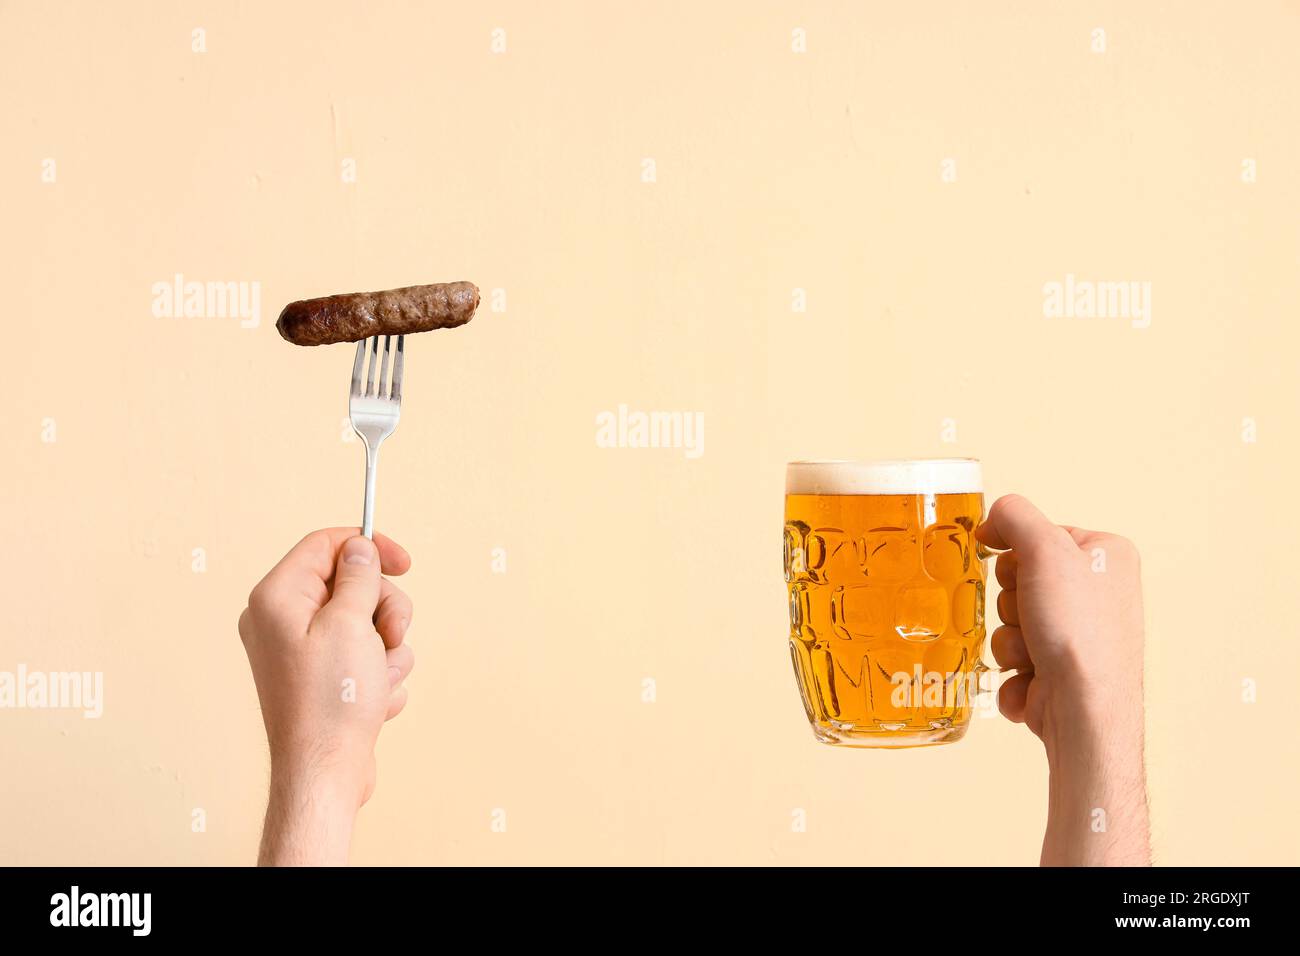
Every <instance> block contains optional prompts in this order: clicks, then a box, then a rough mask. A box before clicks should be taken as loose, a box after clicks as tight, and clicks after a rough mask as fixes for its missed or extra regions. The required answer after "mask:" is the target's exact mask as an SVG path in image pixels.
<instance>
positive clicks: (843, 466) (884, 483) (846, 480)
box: [785, 458, 984, 495]
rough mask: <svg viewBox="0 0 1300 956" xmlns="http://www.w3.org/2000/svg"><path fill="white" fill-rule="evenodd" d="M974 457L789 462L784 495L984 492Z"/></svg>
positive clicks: (980, 474)
mask: <svg viewBox="0 0 1300 956" xmlns="http://www.w3.org/2000/svg"><path fill="white" fill-rule="evenodd" d="M983 490H984V475H983V472H982V470H981V468H980V463H979V461H978V459H975V458H917V459H898V460H893V461H792V462H790V463H789V464H788V465H786V466H785V493H786V494H787V495H956V494H971V493H975V492H983Z"/></svg>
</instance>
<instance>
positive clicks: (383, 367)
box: [379, 335, 393, 398]
mask: <svg viewBox="0 0 1300 956" xmlns="http://www.w3.org/2000/svg"><path fill="white" fill-rule="evenodd" d="M392 340H393V337H392V336H391V335H385V336H384V360H383V361H382V362H380V363H379V397H380V398H387V397H388V360H389V355H390V354H391V352H390V349H389V344H390V343H391V342H392Z"/></svg>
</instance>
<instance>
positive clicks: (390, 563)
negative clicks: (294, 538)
mask: <svg viewBox="0 0 1300 956" xmlns="http://www.w3.org/2000/svg"><path fill="white" fill-rule="evenodd" d="M410 566H411V559H410V557H409V556H408V555H407V553H406V551H405V550H403V549H402V547H401V546H399V545H398V544H396V543H395V542H393V541H391V540H390V539H388V538H386V537H384V536H383V535H380V534H376V535H375V540H374V542H373V543H372V542H371V541H370V540H369V539H367V538H364V537H361V536H360V535H359V533H358V529H356V528H330V529H328V530H325V531H315V532H313V533H311V534H309V535H308V536H307V537H305V538H303V539H302V541H300V542H298V544H297V546H296V547H294V549H293V550H292V551H290V552H289V553H288V554H287V555H285V557H284V559H283V560H282V561H280V563H279V564H277V565H276V566H275V567H274V568H272V569H271V571H270V573H268V574H267V575H266V577H265V578H263V579H262V581H261V582H260V583H259V584H258V585H257V587H255V588H253V592H252V593H251V594H250V595H249V596H248V607H247V608H246V609H245V610H244V613H243V614H242V615H241V616H240V618H239V636H240V637H241V638H242V639H243V641H244V648H245V650H246V651H247V652H248V660H249V663H250V664H251V665H252V668H253V679H254V681H255V682H256V683H257V695H258V697H259V698H260V699H261V702H262V719H263V721H264V722H265V724H266V737H267V742H268V744H269V745H270V751H271V793H270V798H269V800H268V805H267V811H266V824H265V827H264V829H263V833H262V848H261V853H260V855H259V862H260V863H262V864H263V865H276V864H286V863H299V864H326V863H337V864H341V863H346V862H347V852H348V844H349V843H350V841H351V836H352V824H353V820H354V818H355V816H356V812H357V809H358V808H359V807H360V806H361V805H362V804H363V803H365V801H366V800H367V799H369V797H370V794H371V792H372V791H373V789H374V785H375V755H374V747H375V741H376V739H377V738H378V737H379V731H380V728H381V727H382V726H383V723H384V721H385V720H388V719H390V718H392V717H395V716H396V715H397V714H398V713H399V712H400V711H401V709H402V707H403V706H404V705H405V704H406V689H405V688H404V687H402V681H403V680H404V679H405V678H406V675H407V674H409V673H410V672H411V668H412V666H413V665H414V663H415V655H414V654H413V653H412V651H411V649H410V648H409V647H407V646H406V645H404V644H403V643H402V639H403V637H404V636H405V634H406V629H407V626H408V625H409V624H410V620H411V610H412V609H411V601H410V598H408V597H407V596H406V595H405V594H403V593H402V591H400V590H399V589H398V588H397V587H396V586H395V585H393V584H392V583H391V582H389V581H388V580H387V579H385V578H383V577H381V576H380V572H381V570H382V571H383V573H384V574H392V575H398V574H403V573H405V572H406V570H407V569H408V568H409V567H410Z"/></svg>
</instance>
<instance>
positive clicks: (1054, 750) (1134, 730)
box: [1041, 704, 1151, 866]
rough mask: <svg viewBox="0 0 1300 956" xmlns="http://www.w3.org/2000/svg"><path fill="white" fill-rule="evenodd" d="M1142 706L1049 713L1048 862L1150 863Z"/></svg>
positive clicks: (1046, 741)
mask: <svg viewBox="0 0 1300 956" xmlns="http://www.w3.org/2000/svg"><path fill="white" fill-rule="evenodd" d="M1142 739H1143V721H1142V713H1141V705H1140V704H1136V705H1134V704H1127V705H1121V706H1110V707H1105V708H1103V707H1095V708H1085V707H1080V708H1073V709H1071V710H1070V712H1069V713H1068V714H1065V715H1061V716H1060V717H1059V719H1056V720H1051V719H1049V720H1048V722H1047V723H1045V726H1044V734H1043V741H1044V745H1045V747H1046V750H1047V763H1048V769H1049V781H1048V801H1047V806H1048V809H1047V832H1046V834H1045V836H1044V837H1043V853H1042V858H1041V863H1042V865H1043V866H1149V865H1150V863H1151V846H1150V830H1149V822H1148V817H1147V793H1146V773H1145V769H1144V766H1143V753H1142Z"/></svg>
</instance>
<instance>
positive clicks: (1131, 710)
mask: <svg viewBox="0 0 1300 956" xmlns="http://www.w3.org/2000/svg"><path fill="white" fill-rule="evenodd" d="M976 537H977V538H978V539H979V540H980V541H982V542H984V544H986V545H988V546H989V547H991V548H997V549H1010V550H1007V551H1006V553H1005V554H1001V555H999V556H998V559H997V565H996V571H997V578H998V583H999V584H1001V585H1002V593H1001V594H1000V595H999V596H998V617H999V618H1001V620H1002V626H1001V627H999V628H998V629H997V630H996V631H994V632H993V637H992V641H991V645H992V650H993V656H994V658H995V659H996V660H997V662H998V664H999V665H1000V666H1001V667H1003V668H1010V669H1017V670H1018V671H1019V673H1017V674H1016V675H1015V676H1014V677H1011V678H1009V679H1008V680H1007V681H1005V682H1004V683H1003V685H1002V687H1001V690H1000V691H999V693H998V706H999V708H1000V709H1001V711H1002V713H1003V714H1005V715H1006V716H1007V717H1008V718H1009V719H1011V720H1014V721H1017V722H1021V723H1025V724H1027V725H1028V726H1029V729H1030V730H1032V731H1033V732H1034V733H1035V734H1037V735H1038V736H1039V737H1040V738H1042V740H1043V744H1044V746H1045V748H1046V750H1047V763H1048V769H1049V773H1050V783H1049V793H1048V818H1047V834H1046V836H1045V837H1044V839H1043V855H1042V863H1043V864H1044V865H1076V866H1077V865H1146V864H1149V863H1150V852H1151V851H1150V845H1149V835H1148V822H1147V802H1146V784H1145V772H1144V769H1143V765H1142V738H1143V711H1142V631H1143V625H1142V583H1141V576H1140V566H1139V560H1138V552H1137V549H1136V548H1135V547H1134V546H1133V544H1132V543H1131V542H1129V541H1127V540H1125V539H1124V538H1121V537H1118V536H1116V535H1112V534H1105V533H1102V532H1097V531H1085V530H1083V529H1081V528H1072V527H1068V526H1065V527H1063V526H1059V525H1055V524H1052V523H1051V522H1050V521H1049V520H1048V519H1047V518H1046V517H1044V516H1043V514H1042V512H1040V511H1039V510H1038V509H1037V508H1035V507H1034V506H1033V505H1032V504H1030V503H1029V502H1028V501H1027V500H1025V499H1024V498H1021V497H1020V496H1019V495H1007V496H1005V497H1003V498H999V499H998V500H997V501H996V502H994V504H993V507H992V508H990V509H989V515H988V520H987V521H985V522H984V524H982V525H981V526H980V527H979V529H978V530H977V531H976Z"/></svg>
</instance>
